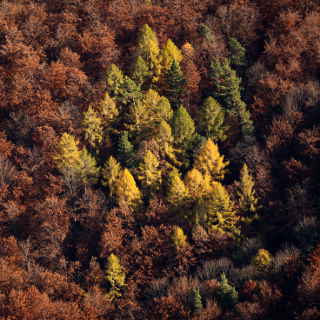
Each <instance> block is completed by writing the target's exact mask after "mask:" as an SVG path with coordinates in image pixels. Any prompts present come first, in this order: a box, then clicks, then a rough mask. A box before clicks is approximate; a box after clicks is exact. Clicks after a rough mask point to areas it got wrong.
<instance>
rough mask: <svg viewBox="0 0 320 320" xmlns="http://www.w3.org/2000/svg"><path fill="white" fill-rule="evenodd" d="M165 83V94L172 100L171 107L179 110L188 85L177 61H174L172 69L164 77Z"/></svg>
mask: <svg viewBox="0 0 320 320" xmlns="http://www.w3.org/2000/svg"><path fill="white" fill-rule="evenodd" d="M164 82H165V84H164V86H165V88H164V94H165V96H166V97H168V99H169V100H170V103H171V105H172V106H173V107H174V108H177V107H178V106H179V105H180V104H181V98H182V95H183V93H184V90H185V84H186V80H185V78H184V76H183V73H182V71H181V69H180V66H179V64H178V63H177V61H175V60H173V62H172V64H171V66H170V68H169V69H168V71H167V72H166V73H165V75H164Z"/></svg>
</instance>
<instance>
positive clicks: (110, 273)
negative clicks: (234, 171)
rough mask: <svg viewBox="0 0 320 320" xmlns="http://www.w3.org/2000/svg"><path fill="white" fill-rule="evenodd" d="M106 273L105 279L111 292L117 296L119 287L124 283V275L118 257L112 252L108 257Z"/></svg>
mask: <svg viewBox="0 0 320 320" xmlns="http://www.w3.org/2000/svg"><path fill="white" fill-rule="evenodd" d="M106 274H107V275H106V280H107V281H108V282H109V284H110V286H111V292H112V293H113V294H115V295H116V296H119V295H120V293H119V291H120V289H121V288H122V287H124V285H125V279H126V275H125V273H124V271H123V269H122V267H121V265H120V261H119V258H118V257H117V256H116V255H115V254H113V253H111V254H110V256H109V257H108V265H107V271H106Z"/></svg>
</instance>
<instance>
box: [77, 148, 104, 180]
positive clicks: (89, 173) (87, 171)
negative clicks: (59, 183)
mask: <svg viewBox="0 0 320 320" xmlns="http://www.w3.org/2000/svg"><path fill="white" fill-rule="evenodd" d="M80 160H81V165H80V175H81V180H82V181H83V182H84V183H86V184H88V183H89V184H95V183H97V181H98V179H99V175H100V169H99V168H98V167H97V161H96V159H95V158H94V157H93V156H92V155H91V154H90V153H89V152H88V150H87V149H86V148H83V149H82V150H81V152H80Z"/></svg>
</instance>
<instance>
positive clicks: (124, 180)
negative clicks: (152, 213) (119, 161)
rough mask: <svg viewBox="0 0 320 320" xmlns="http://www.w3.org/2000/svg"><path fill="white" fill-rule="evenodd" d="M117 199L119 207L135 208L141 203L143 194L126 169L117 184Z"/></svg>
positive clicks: (121, 173)
mask: <svg viewBox="0 0 320 320" xmlns="http://www.w3.org/2000/svg"><path fill="white" fill-rule="evenodd" d="M115 192H116V198H117V202H118V204H119V206H121V207H122V206H125V207H126V206H128V207H133V208H135V207H136V206H137V205H138V204H139V203H140V202H141V193H140V190H139V189H138V187H137V185H136V182H135V180H134V178H133V176H132V174H131V173H130V171H129V170H128V169H127V168H125V169H123V170H121V171H120V174H119V177H118V179H117V181H116V183H115Z"/></svg>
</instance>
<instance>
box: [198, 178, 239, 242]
mask: <svg viewBox="0 0 320 320" xmlns="http://www.w3.org/2000/svg"><path fill="white" fill-rule="evenodd" d="M196 214H197V217H198V218H199V221H200V222H201V223H202V224H204V225H205V226H206V227H207V228H209V229H212V230H214V231H218V232H220V233H225V234H228V235H230V236H237V235H239V234H240V231H239V229H238V227H237V222H238V217H237V216H236V212H235V211H234V204H233V202H232V201H231V199H230V196H229V194H228V192H227V190H226V189H225V188H224V187H223V186H222V184H221V183H219V182H212V189H211V191H210V193H209V194H208V196H207V197H206V198H204V199H202V200H201V201H199V202H198V205H197V208H196Z"/></svg>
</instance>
